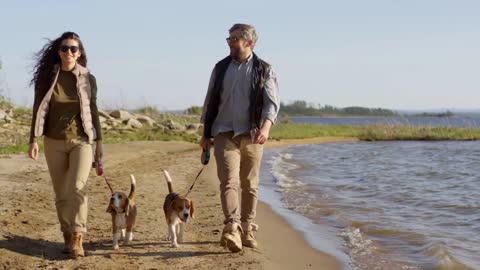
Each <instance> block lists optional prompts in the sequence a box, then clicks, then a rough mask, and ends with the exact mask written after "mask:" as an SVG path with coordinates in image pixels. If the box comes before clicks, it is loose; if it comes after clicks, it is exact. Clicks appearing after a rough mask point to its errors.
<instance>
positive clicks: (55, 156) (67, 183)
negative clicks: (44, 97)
mask: <svg viewBox="0 0 480 270" xmlns="http://www.w3.org/2000/svg"><path fill="white" fill-rule="evenodd" d="M44 144H45V158H46V160H47V165H48V170H49V172H50V177H51V178H52V183H53V190H54V192H55V206H56V208H57V215H58V220H59V221H60V229H61V230H62V232H68V233H73V232H86V231H87V210H88V209H87V203H88V198H87V186H86V184H87V179H88V175H89V173H90V170H91V168H92V160H93V154H92V145H91V144H89V143H88V142H86V141H81V140H76V139H74V140H54V139H50V138H47V137H45V140H44Z"/></svg>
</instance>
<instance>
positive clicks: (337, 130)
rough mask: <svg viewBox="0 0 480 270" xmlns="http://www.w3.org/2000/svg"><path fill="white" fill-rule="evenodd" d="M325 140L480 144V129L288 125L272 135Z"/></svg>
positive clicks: (280, 126) (279, 128)
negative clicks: (469, 141)
mask: <svg viewBox="0 0 480 270" xmlns="http://www.w3.org/2000/svg"><path fill="white" fill-rule="evenodd" d="M322 136H334V137H355V138H358V139H360V140H362V141H412V140H417V141H439V140H457V141H468V140H480V129H478V128H452V127H421V126H412V125H407V126H404V125H385V124H382V125H373V126H333V125H330V126H329V125H313V124H297V123H291V122H288V123H279V124H277V125H275V126H274V127H273V128H272V131H271V134H270V137H272V138H273V139H302V138H312V137H322Z"/></svg>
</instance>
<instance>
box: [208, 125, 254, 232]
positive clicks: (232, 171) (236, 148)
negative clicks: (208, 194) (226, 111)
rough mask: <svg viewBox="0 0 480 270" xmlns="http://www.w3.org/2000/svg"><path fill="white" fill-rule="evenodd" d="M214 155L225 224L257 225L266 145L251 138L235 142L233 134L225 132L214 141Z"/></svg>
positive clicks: (243, 138)
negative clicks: (261, 173) (259, 183)
mask: <svg viewBox="0 0 480 270" xmlns="http://www.w3.org/2000/svg"><path fill="white" fill-rule="evenodd" d="M214 153H215V160H216V162H217V174H218V178H219V179H220V198H221V201H222V209H223V214H224V215H225V221H224V223H225V224H227V223H229V222H236V223H240V221H241V222H253V220H254V219H255V216H256V209H257V199H258V179H259V174H260V163H261V160H262V155H263V145H260V144H254V143H252V141H251V137H250V135H241V136H237V137H235V138H233V132H224V133H220V134H218V135H217V136H215V138H214ZM239 188H241V200H240V202H239ZM239 206H241V207H239Z"/></svg>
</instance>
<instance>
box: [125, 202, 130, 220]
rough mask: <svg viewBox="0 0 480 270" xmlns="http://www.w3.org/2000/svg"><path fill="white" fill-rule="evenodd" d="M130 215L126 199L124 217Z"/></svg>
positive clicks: (128, 203)
mask: <svg viewBox="0 0 480 270" xmlns="http://www.w3.org/2000/svg"><path fill="white" fill-rule="evenodd" d="M129 215H130V199H129V198H127V199H126V200H125V216H129Z"/></svg>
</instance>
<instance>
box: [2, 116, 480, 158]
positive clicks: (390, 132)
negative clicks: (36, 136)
mask: <svg viewBox="0 0 480 270" xmlns="http://www.w3.org/2000/svg"><path fill="white" fill-rule="evenodd" d="M177 118H178V119H175V120H177V121H180V122H181V118H182V117H181V116H177ZM191 120H192V119H191V116H188V121H191ZM185 122H187V120H186V121H185ZM324 136H329V137H354V138H358V139H360V140H362V141H394V140H400V141H405V140H418V141H438V140H457V141H466V140H480V129H474V128H451V127H419V126H400V125H374V126H335V125H315V124H299V123H292V122H283V123H278V124H277V125H275V126H274V127H273V128H272V130H271V133H270V137H271V139H274V140H283V139H304V138H314V137H324ZM26 139H27V138H25V140H22V141H26ZM198 139H199V133H192V132H177V133H166V132H164V130H163V129H161V128H155V127H153V128H142V129H138V130H135V131H128V130H126V131H116V132H110V131H104V143H106V144H109V143H122V142H128V141H172V140H177V141H188V142H197V141H198ZM27 149H28V145H27V144H26V143H23V142H22V143H19V140H15V142H13V141H12V143H11V144H3V145H0V154H14V153H26V151H27Z"/></svg>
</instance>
